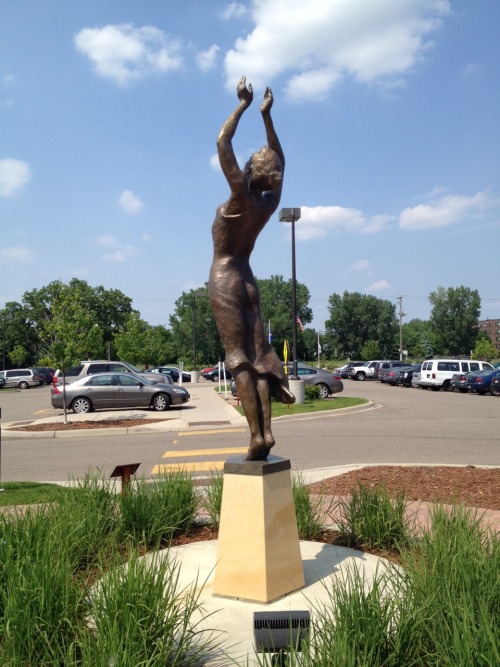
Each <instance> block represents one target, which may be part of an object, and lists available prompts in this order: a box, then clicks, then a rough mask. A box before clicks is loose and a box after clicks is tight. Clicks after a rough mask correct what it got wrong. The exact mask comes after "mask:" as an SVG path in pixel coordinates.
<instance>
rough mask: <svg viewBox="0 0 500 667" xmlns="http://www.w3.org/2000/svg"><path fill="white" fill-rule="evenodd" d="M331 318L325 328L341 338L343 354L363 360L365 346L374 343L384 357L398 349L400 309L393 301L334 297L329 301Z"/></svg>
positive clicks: (353, 294) (347, 294)
mask: <svg viewBox="0 0 500 667" xmlns="http://www.w3.org/2000/svg"><path fill="white" fill-rule="evenodd" d="M328 308H329V311H330V317H329V319H328V320H327V321H326V323H325V326H326V328H327V330H328V333H329V335H330V336H332V337H335V338H337V340H338V346H339V347H340V350H339V353H340V354H343V355H345V356H347V357H351V358H353V359H354V358H359V357H360V356H361V351H362V349H363V345H364V344H365V343H366V342H367V341H369V340H374V341H376V342H377V343H378V346H379V350H380V352H381V356H386V355H387V354H388V353H390V351H391V350H392V349H393V347H394V343H395V340H396V334H397V331H398V320H397V318H396V306H395V305H394V304H392V303H391V302H390V301H387V300H385V299H379V298H377V297H375V296H372V295H367V294H360V293H359V292H344V294H343V296H340V295H339V294H332V295H331V296H330V297H329V300H328Z"/></svg>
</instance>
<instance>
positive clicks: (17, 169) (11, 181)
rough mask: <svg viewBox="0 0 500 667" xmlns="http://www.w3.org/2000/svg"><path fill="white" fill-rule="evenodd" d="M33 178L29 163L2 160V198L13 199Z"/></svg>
mask: <svg viewBox="0 0 500 667" xmlns="http://www.w3.org/2000/svg"><path fill="white" fill-rule="evenodd" d="M30 178H31V169H30V166H29V164H28V163H27V162H23V161H22V160H15V159H14V158H10V157H7V158H3V159H2V160H0V196H2V197H12V196H13V195H15V194H16V193H17V191H18V190H20V189H21V188H22V187H23V185H26V183H27V182H28V181H29V180H30Z"/></svg>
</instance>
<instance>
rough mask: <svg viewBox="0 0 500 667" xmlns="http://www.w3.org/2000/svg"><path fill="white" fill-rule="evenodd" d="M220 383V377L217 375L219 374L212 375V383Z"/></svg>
mask: <svg viewBox="0 0 500 667" xmlns="http://www.w3.org/2000/svg"><path fill="white" fill-rule="evenodd" d="M218 381H219V376H218V375H217V373H214V375H212V382H218Z"/></svg>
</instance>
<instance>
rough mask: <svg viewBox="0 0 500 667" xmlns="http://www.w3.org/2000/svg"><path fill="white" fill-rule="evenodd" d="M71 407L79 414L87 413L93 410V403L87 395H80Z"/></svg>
mask: <svg viewBox="0 0 500 667" xmlns="http://www.w3.org/2000/svg"><path fill="white" fill-rule="evenodd" d="M71 409H72V410H73V412H76V413H77V414H85V413H86V412H92V403H91V402H90V401H89V399H88V398H85V396H79V397H78V398H75V400H74V401H73V403H72V404H71Z"/></svg>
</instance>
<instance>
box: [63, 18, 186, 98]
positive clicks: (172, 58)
mask: <svg viewBox="0 0 500 667" xmlns="http://www.w3.org/2000/svg"><path fill="white" fill-rule="evenodd" d="M75 46H76V48H77V50H78V51H79V52H80V53H82V54H83V55H85V56H87V58H89V60H90V61H91V62H92V63H93V65H94V69H95V71H96V72H97V74H99V76H102V77H104V78H105V79H111V80H112V81H114V82H115V83H117V84H119V85H126V84H128V83H130V82H131V81H134V80H136V79H141V78H143V77H145V76H148V75H151V74H156V73H164V72H168V71H171V70H177V69H179V68H180V67H181V66H182V62H183V58H182V56H181V55H180V54H179V51H180V48H181V46H180V42H179V41H178V40H175V39H174V40H170V41H169V40H167V37H166V35H165V34H164V33H163V32H162V31H161V30H159V29H158V28H155V27H154V26H144V27H142V28H136V27H134V26H133V25H132V24H130V23H127V24H121V25H107V26H105V27H104V28H84V29H83V30H80V32H79V33H78V34H77V35H75Z"/></svg>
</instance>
